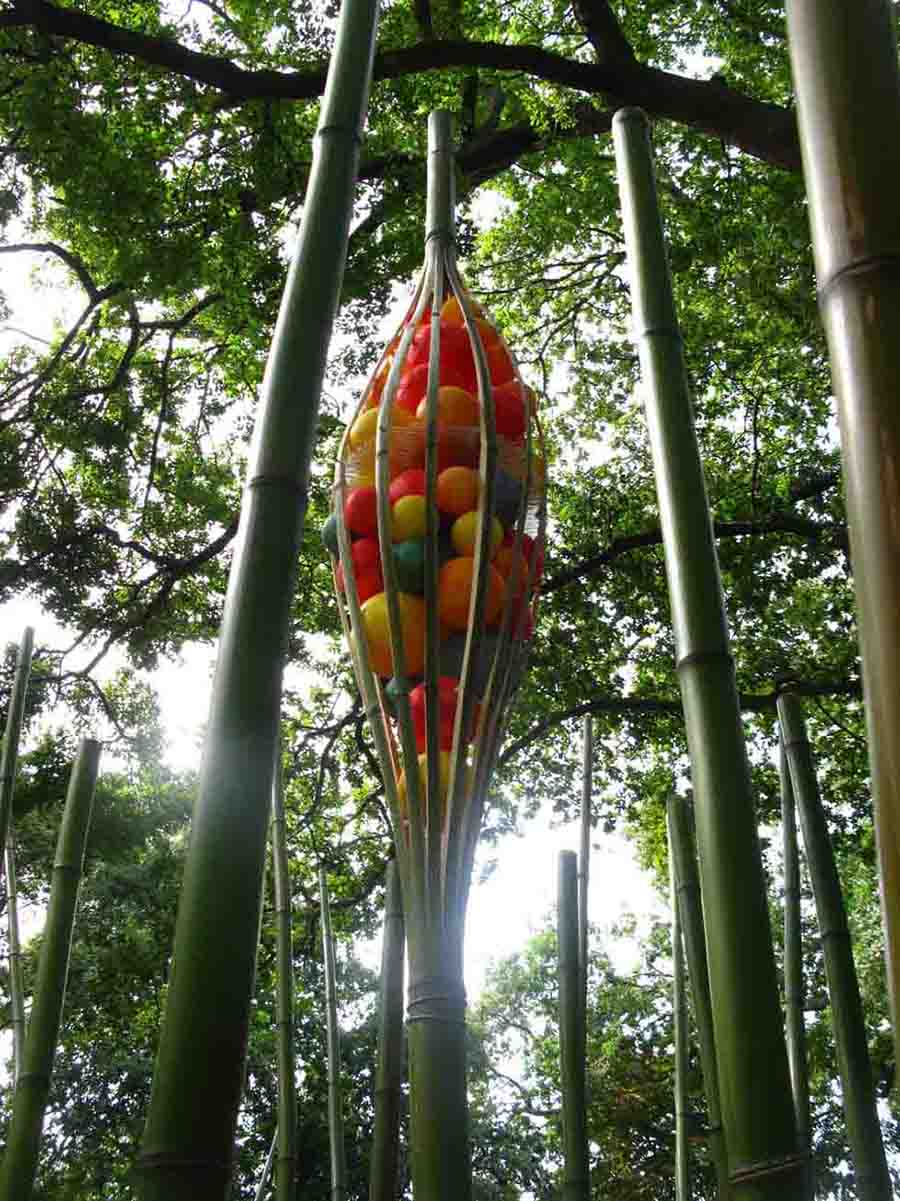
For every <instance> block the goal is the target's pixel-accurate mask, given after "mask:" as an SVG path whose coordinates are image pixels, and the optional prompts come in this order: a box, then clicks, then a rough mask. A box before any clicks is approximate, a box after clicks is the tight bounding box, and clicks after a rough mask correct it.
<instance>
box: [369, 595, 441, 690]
mask: <svg viewBox="0 0 900 1201" xmlns="http://www.w3.org/2000/svg"><path fill="white" fill-rule="evenodd" d="M397 600H398V602H399V605H400V632H401V635H402V638H403V651H404V655H405V658H406V670H407V672H409V674H410V675H417V674H418V673H419V672H420V671H421V670H422V668H423V667H424V665H425V603H424V601H423V600H422V599H421V597H418V596H409V595H408V594H407V593H405V592H400V593H398V594H397ZM361 612H362V621H363V629H364V631H365V635H366V645H367V647H368V650H369V662H370V663H371V665H372V670H373V671H374V672H375V674H376V675H379V676H392V675H393V674H394V657H393V654H392V653H391V626H390V618H389V616H388V604H387V595H386V594H385V593H384V592H378V593H376V594H375V596H372V597H370V598H369V599H368V600H367V601H366V603H365V604H364V605H363V606H362V609H361Z"/></svg>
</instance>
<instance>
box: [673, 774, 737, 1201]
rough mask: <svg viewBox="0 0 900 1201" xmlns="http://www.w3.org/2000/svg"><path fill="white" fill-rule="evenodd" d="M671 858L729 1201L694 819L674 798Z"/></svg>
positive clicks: (722, 1194) (718, 1164) (716, 1153)
mask: <svg viewBox="0 0 900 1201" xmlns="http://www.w3.org/2000/svg"><path fill="white" fill-rule="evenodd" d="M666 816H667V819H668V830H669V854H670V855H671V856H672V869H673V871H674V874H675V888H676V892H677V894H678V911H679V916H680V918H681V928H682V939H683V942H684V950H685V958H686V959H687V966H688V976H689V978H690V984H691V999H692V1001H693V1005H694V1019H695V1021H696V1023H697V1041H698V1043H699V1045H700V1067H701V1070H702V1072H703V1091H704V1093H705V1094H706V1109H707V1113H708V1116H709V1132H708V1140H709V1154H710V1158H711V1159H712V1162H713V1166H714V1167H715V1170H716V1196H717V1199H718V1201H729V1198H730V1195H731V1189H730V1186H729V1183H728V1153H727V1149H726V1146H725V1131H724V1129H723V1127H722V1104H721V1101H720V1099H719V1068H718V1064H717V1062H716V1042H715V1036H714V1034H713V1016H712V999H711V997H710V992H709V966H708V964H707V959H706V937H705V934H704V930H703V908H702V905H701V902H700V880H699V877H698V874H697V860H696V858H695V855H694V840H693V835H692V833H691V815H690V807H689V802H688V800H687V798H686V797H679V796H670V797H669V800H668V805H667V814H666Z"/></svg>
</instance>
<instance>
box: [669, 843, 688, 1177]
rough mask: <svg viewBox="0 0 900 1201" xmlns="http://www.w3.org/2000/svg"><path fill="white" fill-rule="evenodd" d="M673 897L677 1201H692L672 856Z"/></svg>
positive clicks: (681, 950)
mask: <svg viewBox="0 0 900 1201" xmlns="http://www.w3.org/2000/svg"><path fill="white" fill-rule="evenodd" d="M669 895H670V898H671V906H672V1038H673V1042H674V1044H675V1057H674V1058H675V1201H690V1196H691V1178H690V1170H689V1167H688V1140H687V1074H688V1024H687V1003H686V999H685V988H684V948H683V946H682V941H681V916H680V913H679V909H678V888H677V884H676V880H675V865H674V862H673V857H672V855H671V854H670V855H669Z"/></svg>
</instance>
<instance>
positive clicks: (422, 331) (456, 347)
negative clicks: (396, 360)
mask: <svg viewBox="0 0 900 1201" xmlns="http://www.w3.org/2000/svg"><path fill="white" fill-rule="evenodd" d="M431 328H432V327H431V326H430V325H422V326H420V327H419V329H418V330H417V331H416V336H415V337H414V338H413V341H412V346H411V347H410V349H409V357H408V358H407V360H406V361H407V364H408V365H409V366H410V367H414V366H416V365H417V364H419V363H424V364H427V362H428V359H429V356H430V354H431ZM440 328H441V350H440V364H441V383H442V384H443V382H444V381H443V375H444V372H445V371H449V370H451V369H453V370H456V371H458V372H460V373H461V375H462V377H463V378H462V381H461V382H460V383H459V384H458V385H455V386H456V387H461V388H465V389H466V391H467V392H474V391H476V386H475V360H474V358H473V357H472V346H471V343H470V342H469V335H468V334H467V333H466V331H465V330H464V329H463V328H462V326H459V325H450V324H449V323H448V322H446V321H442V322H441V327H440Z"/></svg>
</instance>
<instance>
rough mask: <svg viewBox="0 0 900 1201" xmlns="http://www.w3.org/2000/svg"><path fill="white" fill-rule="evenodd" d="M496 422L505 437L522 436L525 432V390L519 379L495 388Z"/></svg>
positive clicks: (498, 429)
mask: <svg viewBox="0 0 900 1201" xmlns="http://www.w3.org/2000/svg"><path fill="white" fill-rule="evenodd" d="M494 424H495V426H496V429H497V433H498V434H502V435H503V437H504V438H521V437H522V435H523V434H524V433H525V424H526V421H525V392H524V389H523V387H522V385H521V384H520V383H519V381H518V380H516V379H511V380H507V382H506V383H505V384H501V385H500V386H499V387H498V388H494Z"/></svg>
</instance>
